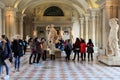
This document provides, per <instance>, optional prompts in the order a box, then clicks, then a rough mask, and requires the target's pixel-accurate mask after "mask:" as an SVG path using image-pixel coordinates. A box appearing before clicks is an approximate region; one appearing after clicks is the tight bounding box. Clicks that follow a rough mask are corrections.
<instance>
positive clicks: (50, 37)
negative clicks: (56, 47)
mask: <svg viewBox="0 0 120 80" xmlns="http://www.w3.org/2000/svg"><path fill="white" fill-rule="evenodd" d="M46 30H47V31H49V34H48V40H49V41H52V42H53V43H57V41H58V34H57V31H56V30H55V28H54V25H53V24H51V25H48V26H47V27H46Z"/></svg>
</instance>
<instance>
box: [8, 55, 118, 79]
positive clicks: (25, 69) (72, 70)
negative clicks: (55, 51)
mask: <svg viewBox="0 0 120 80" xmlns="http://www.w3.org/2000/svg"><path fill="white" fill-rule="evenodd" d="M29 54H30V53H27V54H26V55H25V56H23V57H22V59H21V68H20V72H13V70H14V69H13V67H12V66H11V67H12V68H11V70H10V80H119V79H120V67H108V66H105V65H103V64H101V63H99V62H97V61H93V62H88V61H86V62H81V61H80V62H77V61H75V62H73V61H69V62H66V61H65V59H64V57H62V58H59V59H56V60H55V61H51V60H49V59H47V61H42V60H41V62H40V65H36V64H32V65H30V64H28V58H29Z"/></svg>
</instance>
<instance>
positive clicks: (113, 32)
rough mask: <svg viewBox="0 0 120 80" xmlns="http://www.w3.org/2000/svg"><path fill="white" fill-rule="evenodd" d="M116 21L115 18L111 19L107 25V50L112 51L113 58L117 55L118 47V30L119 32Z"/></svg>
mask: <svg viewBox="0 0 120 80" xmlns="http://www.w3.org/2000/svg"><path fill="white" fill-rule="evenodd" d="M117 21H118V19H117V18H112V19H110V20H109V25H110V33H109V38H108V41H109V48H110V50H111V51H112V55H113V56H118V55H119V45H118V35H117V33H118V30H119V25H118V24H117Z"/></svg>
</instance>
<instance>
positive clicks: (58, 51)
mask: <svg viewBox="0 0 120 80" xmlns="http://www.w3.org/2000/svg"><path fill="white" fill-rule="evenodd" d="M46 54H47V58H50V54H49V51H48V50H47V52H46ZM55 58H61V51H60V50H55Z"/></svg>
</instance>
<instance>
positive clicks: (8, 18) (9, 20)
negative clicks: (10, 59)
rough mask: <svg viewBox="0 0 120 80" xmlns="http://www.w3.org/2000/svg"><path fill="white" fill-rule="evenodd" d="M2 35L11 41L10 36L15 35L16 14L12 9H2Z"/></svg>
mask: <svg viewBox="0 0 120 80" xmlns="http://www.w3.org/2000/svg"><path fill="white" fill-rule="evenodd" d="M3 18H4V23H3V24H4V33H5V34H6V35H7V36H8V38H9V39H12V36H14V35H15V34H16V22H15V18H16V12H15V9H14V8H12V7H6V8H5V9H4V16H3Z"/></svg>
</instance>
